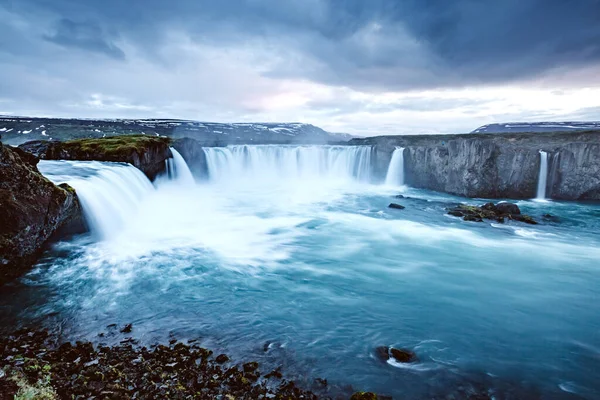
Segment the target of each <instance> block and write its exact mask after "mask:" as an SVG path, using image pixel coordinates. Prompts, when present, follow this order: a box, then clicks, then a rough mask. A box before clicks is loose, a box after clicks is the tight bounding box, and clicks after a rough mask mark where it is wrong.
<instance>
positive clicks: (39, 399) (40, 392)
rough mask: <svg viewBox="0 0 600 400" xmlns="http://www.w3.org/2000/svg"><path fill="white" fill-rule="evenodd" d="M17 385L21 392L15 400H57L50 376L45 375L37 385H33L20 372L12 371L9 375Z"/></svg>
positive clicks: (16, 395)
mask: <svg viewBox="0 0 600 400" xmlns="http://www.w3.org/2000/svg"><path fill="white" fill-rule="evenodd" d="M7 375H8V376H9V377H10V379H11V380H12V381H13V382H15V383H16V384H17V386H18V387H19V391H18V392H17V394H15V397H14V400H57V399H58V395H57V394H56V392H55V391H54V388H53V387H52V385H51V384H50V375H49V374H48V375H44V376H43V377H42V378H40V379H38V380H37V381H36V382H35V383H31V382H29V381H28V380H27V378H26V377H25V376H24V375H23V374H22V373H20V372H17V371H12V372H9V373H8V374H7Z"/></svg>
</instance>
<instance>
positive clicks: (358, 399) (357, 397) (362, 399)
mask: <svg viewBox="0 0 600 400" xmlns="http://www.w3.org/2000/svg"><path fill="white" fill-rule="evenodd" d="M350 400H377V395H376V394H375V393H371V392H356V393H354V394H353V395H352V397H350Z"/></svg>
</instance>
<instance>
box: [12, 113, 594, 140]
mask: <svg viewBox="0 0 600 400" xmlns="http://www.w3.org/2000/svg"><path fill="white" fill-rule="evenodd" d="M12 118H16V119H55V120H80V121H105V122H111V121H177V122H194V123H199V124H224V125H227V124H228V125H248V124H250V125H251V124H259V125H260V124H271V125H273V124H281V125H295V124H298V125H310V126H314V127H316V128H319V129H322V130H324V131H325V132H327V133H330V134H334V135H351V136H352V137H355V138H368V137H377V136H410V135H463V134H475V133H485V132H477V131H478V130H480V129H481V128H485V127H487V126H490V125H512V124H517V125H518V124H527V125H532V124H552V123H557V124H569V123H576V124H586V123H588V124H598V123H600V120H597V121H594V120H585V121H584V120H578V121H575V120H570V121H567V120H561V121H530V122H526V121H502V122H493V123H489V124H484V125H480V126H477V127H475V128H474V129H471V130H469V131H457V132H405V133H393V132H388V133H374V134H370V135H367V134H364V133H360V132H357V133H348V132H339V131H335V132H334V131H330V130H327V129H324V128H323V127H321V126H318V125H315V124H311V123H306V122H301V121H248V122H240V121H235V122H223V121H207V120H194V119H181V118H169V117H164V118H152V117H150V118H144V117H141V118H118V117H117V118H110V117H108V118H107V117H104V118H86V117H60V116H32V115H9V114H0V119H12ZM590 129H591V130H594V128H590ZM577 130H579V131H581V130H584V129H581V128H579V129H569V130H565V132H569V131H573V132H575V131H577ZM522 132H524V133H525V132H528V131H522ZM557 132H559V131H557ZM2 133H3V132H2V131H0V135H1V134H2Z"/></svg>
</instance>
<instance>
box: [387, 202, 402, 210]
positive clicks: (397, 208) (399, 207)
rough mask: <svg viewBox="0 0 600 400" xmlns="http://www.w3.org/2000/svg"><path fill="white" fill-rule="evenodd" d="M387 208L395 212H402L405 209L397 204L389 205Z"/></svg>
mask: <svg viewBox="0 0 600 400" xmlns="http://www.w3.org/2000/svg"><path fill="white" fill-rule="evenodd" d="M388 207H389V208H394V209H396V210H404V209H405V208H406V207H404V206H403V205H401V204H397V203H391V204H390V205H389V206H388Z"/></svg>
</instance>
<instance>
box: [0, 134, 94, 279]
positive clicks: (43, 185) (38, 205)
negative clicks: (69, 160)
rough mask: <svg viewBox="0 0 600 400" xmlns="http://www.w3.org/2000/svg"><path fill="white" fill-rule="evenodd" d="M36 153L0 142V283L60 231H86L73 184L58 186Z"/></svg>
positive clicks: (28, 262) (24, 265) (32, 259)
mask: <svg viewBox="0 0 600 400" xmlns="http://www.w3.org/2000/svg"><path fill="white" fill-rule="evenodd" d="M38 161H39V160H38V158H37V157H35V156H34V155H32V154H29V153H26V152H25V151H23V150H20V149H18V148H12V147H10V146H5V145H3V144H1V143H0V210H1V212H0V283H2V282H4V281H6V280H9V279H12V278H15V277H17V276H19V275H20V274H22V273H23V272H25V271H27V269H28V268H29V267H31V265H32V264H33V263H34V262H35V260H36V259H37V257H38V256H39V255H40V254H41V252H42V250H43V248H44V246H45V245H46V244H47V243H48V241H49V240H50V239H51V238H52V237H53V236H54V235H56V234H57V233H58V232H60V231H63V230H64V231H69V232H72V233H75V232H81V231H85V222H84V218H83V214H82V211H81V206H80V204H79V200H78V199H77V195H76V194H75V190H74V189H73V188H71V187H70V186H68V185H61V186H56V185H55V184H53V183H52V182H50V181H49V180H48V179H46V178H45V177H44V176H43V175H42V174H40V172H39V171H38V169H37V163H38Z"/></svg>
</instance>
